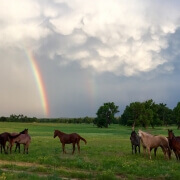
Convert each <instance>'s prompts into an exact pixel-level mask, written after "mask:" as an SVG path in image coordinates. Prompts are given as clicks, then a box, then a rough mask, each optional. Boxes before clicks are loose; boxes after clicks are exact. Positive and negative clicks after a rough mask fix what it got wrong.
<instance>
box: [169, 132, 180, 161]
mask: <svg viewBox="0 0 180 180" xmlns="http://www.w3.org/2000/svg"><path fill="white" fill-rule="evenodd" d="M168 139H169V145H170V148H171V149H172V150H173V152H174V154H175V156H176V159H177V160H180V137H175V135H174V133H173V131H172V130H169V129H168Z"/></svg>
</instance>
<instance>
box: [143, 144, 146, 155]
mask: <svg viewBox="0 0 180 180" xmlns="http://www.w3.org/2000/svg"><path fill="white" fill-rule="evenodd" d="M143 152H144V156H146V147H144V146H143Z"/></svg>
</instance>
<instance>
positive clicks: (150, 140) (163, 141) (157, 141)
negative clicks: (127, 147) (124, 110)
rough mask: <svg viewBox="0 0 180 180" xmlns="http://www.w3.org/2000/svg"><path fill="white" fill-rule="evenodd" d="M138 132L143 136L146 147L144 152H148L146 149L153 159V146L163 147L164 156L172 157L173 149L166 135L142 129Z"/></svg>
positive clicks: (144, 146)
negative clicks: (158, 134)
mask: <svg viewBox="0 0 180 180" xmlns="http://www.w3.org/2000/svg"><path fill="white" fill-rule="evenodd" d="M138 134H139V136H140V138H141V142H142V146H143V149H144V153H146V150H147V152H148V154H149V158H150V159H151V150H152V149H153V148H158V147H159V146H160V147H161V149H162V151H163V153H164V156H165V157H166V155H168V158H169V159H170V157H171V150H170V147H169V142H168V139H167V138H166V137H164V136H154V135H152V134H149V133H146V132H143V131H141V130H139V131H138Z"/></svg>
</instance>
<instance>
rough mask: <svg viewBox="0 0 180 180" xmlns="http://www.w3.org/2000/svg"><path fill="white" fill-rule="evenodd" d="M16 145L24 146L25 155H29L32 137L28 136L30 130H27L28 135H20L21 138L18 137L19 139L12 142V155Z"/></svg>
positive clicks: (10, 144)
mask: <svg viewBox="0 0 180 180" xmlns="http://www.w3.org/2000/svg"><path fill="white" fill-rule="evenodd" d="M14 143H19V144H24V154H25V153H27V154H28V153H29V152H28V150H29V144H30V143H31V137H30V136H29V134H28V129H26V134H20V136H18V137H17V138H14V139H11V140H10V143H9V146H10V153H12V147H13V145H14Z"/></svg>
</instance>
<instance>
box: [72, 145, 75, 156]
mask: <svg viewBox="0 0 180 180" xmlns="http://www.w3.org/2000/svg"><path fill="white" fill-rule="evenodd" d="M74 151H75V143H73V152H72V154H74Z"/></svg>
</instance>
